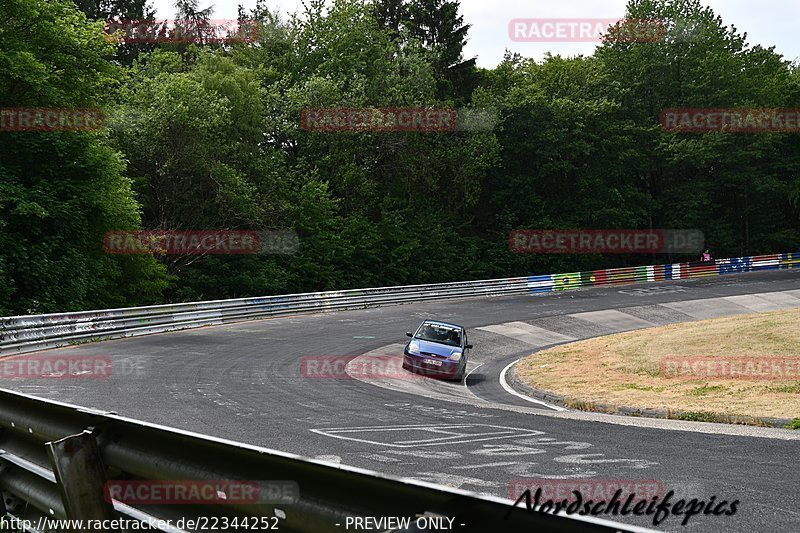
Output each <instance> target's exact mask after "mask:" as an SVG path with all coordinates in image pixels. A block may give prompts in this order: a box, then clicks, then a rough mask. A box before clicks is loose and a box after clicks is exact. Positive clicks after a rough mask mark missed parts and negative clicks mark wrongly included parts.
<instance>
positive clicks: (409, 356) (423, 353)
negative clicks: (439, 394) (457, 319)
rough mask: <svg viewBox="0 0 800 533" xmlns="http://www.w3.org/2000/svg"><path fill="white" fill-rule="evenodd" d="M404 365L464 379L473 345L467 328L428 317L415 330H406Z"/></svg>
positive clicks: (435, 374) (430, 373) (433, 374)
mask: <svg viewBox="0 0 800 533" xmlns="http://www.w3.org/2000/svg"><path fill="white" fill-rule="evenodd" d="M406 335H408V336H409V337H411V340H410V341H409V342H408V344H406V349H405V351H404V355H403V368H405V369H406V370H410V371H412V372H419V373H421V374H424V375H426V376H440V377H446V378H449V379H453V380H458V381H461V380H462V379H464V373H465V372H466V370H467V358H468V357H469V351H470V350H471V349H472V345H471V344H469V342H468V341H467V330H466V329H464V328H463V327H462V326H459V325H456V324H448V323H447V322H437V321H435V320H426V321H424V322H423V323H422V324H420V325H419V327H418V328H417V331H416V333H406Z"/></svg>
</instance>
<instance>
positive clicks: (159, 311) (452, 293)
mask: <svg viewBox="0 0 800 533" xmlns="http://www.w3.org/2000/svg"><path fill="white" fill-rule="evenodd" d="M784 268H800V253H788V254H775V255H768V256H758V257H739V258H733V259H722V260H718V261H716V262H714V263H710V264H709V263H679V264H669V265H652V266H640V267H628V268H619V269H605V270H594V271H586V272H573V273H567V274H548V275H543V276H528V277H520V278H508V279H495V280H480V281H466V282H457V283H440V284H435V285H410V286H401V287H383V288H371V289H358V290H344V291H336V292H316V293H306V294H290V295H281V296H267V297H262V298H240V299H235V300H219V301H212V302H193V303H183V304H174V305H156V306H151V307H133V308H125V309H106V310H100V311H84V312H76V313H56V314H47V315H25V316H13V317H3V318H0V355H3V354H13V353H25V352H32V351H36V350H42V349H46V348H56V347H59V346H65V345H69V344H77V343H82V342H88V341H96V340H105V339H113V338H121V337H129V336H135V335H147V334H151V333H161V332H165V331H175V330H180V329H188V328H197V327H203V326H211V325H220V324H227V323H231V322H240V321H244V320H255V319H260V318H267V317H276V316H285V315H294V314H301V313H320V312H325V311H335V310H344V309H363V308H366V307H378V306H387V305H397V304H403V303H409V302H419V301H425V300H442V299H452V298H474V297H491V296H504V295H512V294H524V293H542V292H552V291H563V290H571V289H577V288H579V287H587V286H603V285H624V284H631V283H639V282H650V281H664V280H676V279H692V278H702V277H707V276H717V275H723V274H732V273H739V272H750V271H755V270H777V269H784Z"/></svg>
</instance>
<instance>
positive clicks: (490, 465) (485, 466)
mask: <svg viewBox="0 0 800 533" xmlns="http://www.w3.org/2000/svg"><path fill="white" fill-rule="evenodd" d="M515 464H518V462H517V461H511V462H503V463H485V464H480V465H467V466H451V467H450V469H451V470H474V469H476V468H490V467H491V468H494V467H497V466H511V465H515Z"/></svg>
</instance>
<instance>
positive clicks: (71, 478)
mask: <svg viewBox="0 0 800 533" xmlns="http://www.w3.org/2000/svg"><path fill="white" fill-rule="evenodd" d="M47 453H48V455H49V456H50V461H51V463H52V465H53V472H54V473H55V475H56V482H57V483H58V490H59V493H60V494H61V501H62V502H63V503H64V512H65V513H66V515H67V518H68V519H76V520H113V519H114V518H115V517H116V515H115V513H114V506H113V505H112V504H111V503H110V502H107V501H106V500H105V498H104V488H105V483H106V472H105V465H104V463H103V457H102V455H101V454H100V448H99V447H98V446H97V441H96V440H95V438H94V435H93V434H92V432H91V431H90V430H88V429H87V430H85V431H84V432H83V433H80V434H78V435H71V436H69V437H64V438H63V439H61V440H57V441H54V442H48V443H47ZM93 529H96V530H97V531H101V530H102V531H109V530H112V531H115V530H114V529H111V528H108V527H105V528H93ZM82 530H83V531H85V530H86V528H83V529H82ZM74 531H76V532H77V531H78V529H77V528H76V529H75V530H74Z"/></svg>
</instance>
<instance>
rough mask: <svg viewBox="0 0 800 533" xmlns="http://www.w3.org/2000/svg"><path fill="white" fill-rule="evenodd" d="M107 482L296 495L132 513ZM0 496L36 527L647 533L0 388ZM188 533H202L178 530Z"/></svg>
mask: <svg viewBox="0 0 800 533" xmlns="http://www.w3.org/2000/svg"><path fill="white" fill-rule="evenodd" d="M108 476H113V479H115V480H120V479H122V480H127V481H128V482H130V481H135V480H220V479H221V480H258V481H259V482H261V481H265V480H276V479H277V480H290V481H291V482H292V483H296V487H297V491H296V493H295V494H294V495H293V497H292V498H291V500H290V501H284V502H278V503H258V504H247V505H244V504H233V503H231V504H229V505H220V504H219V503H216V504H211V503H196V504H195V505H174V502H173V504H158V503H154V502H147V503H148V504H147V505H139V506H137V505H127V504H126V503H125V502H124V501H118V500H115V499H113V498H109V499H110V501H108V500H109V499H106V498H104V493H103V488H104V486H106V484H107V483H108V482H109V481H108ZM0 493H2V494H1V495H2V499H0V516H3V515H4V514H5V513H8V514H10V515H11V516H15V517H17V518H21V517H23V516H24V517H26V518H27V519H29V520H32V521H34V523H35V521H36V520H39V519H41V517H43V516H45V517H49V518H51V519H73V520H76V519H82V520H99V519H113V518H120V517H124V518H127V519H135V520H139V521H143V522H144V521H147V520H148V519H150V520H152V521H153V522H154V521H155V519H158V520H164V521H166V520H171V521H172V522H171V525H170V526H167V525H166V524H165V525H164V526H163V527H159V529H162V530H168V531H177V530H176V529H175V527H176V526H175V525H177V524H181V523H180V522H179V521H178V520H179V519H180V518H183V519H184V520H186V519H192V520H199V517H206V518H208V517H227V519H228V520H233V519H234V518H237V517H238V518H239V519H245V520H246V519H248V517H251V518H252V517H273V518H271V520H274V522H273V523H274V524H275V527H272V528H271V529H273V530H274V529H278V530H279V531H290V532H309V533H326V532H337V533H341V532H342V531H346V528H345V527H344V526H345V524H346V523H347V522H346V521H347V518H348V517H376V518H377V517H409V518H410V519H411V520H412V523H413V521H414V520H415V519H416V518H418V517H444V518H449V519H453V522H452V523H453V524H455V526H454V527H453V528H452V529H451V531H457V532H461V531H464V532H473V531H474V532H481V533H485V532H488V531H508V532H515V531H525V532H526V533H527V532H528V531H548V532H555V533H558V532H568V531H569V532H579V533H580V532H584V531H585V532H612V531H650V530H647V529H644V528H638V527H633V526H625V525H621V524H616V523H613V522H609V521H605V520H599V519H595V518H590V517H580V516H576V517H565V516H553V515H550V514H541V513H538V512H535V513H528V512H527V510H526V509H525V505H524V504H522V507H516V508H514V507H513V502H511V501H510V500H503V499H500V498H493V497H488V496H480V495H477V494H473V493H469V492H465V491H460V490H454V489H447V488H444V487H437V486H434V485H431V484H427V483H422V482H417V481H413V480H408V479H399V478H393V477H389V476H383V475H380V474H377V473H374V472H369V471H367V470H362V469H357V468H351V467H346V466H341V465H334V464H328V463H324V462H321V461H312V460H308V459H303V458H301V457H299V456H296V455H291V454H287V453H282V452H277V451H273V450H268V449H265V448H259V447H255V446H249V445H245V444H240V443H235V442H230V441H225V440H221V439H215V438H212V437H206V436H203V435H197V434H193V433H188V432H184V431H179V430H175V429H169V428H164V427H162V426H156V425H152V424H147V423H144V422H140V421H136V420H131V419H126V418H123V417H120V416H117V415H115V414H112V413H103V412H97V411H92V410H87V409H82V408H80V407H77V406H73V405H68V404H64V403H59V402H53V401H46V400H41V399H37V398H33V397H31V396H28V395H25V394H20V393H16V392H11V391H6V390H0ZM509 511H511V512H509ZM444 518H443V519H444ZM151 523H152V522H151ZM184 523H185V522H184ZM199 523H200V522H199V521H198V525H199ZM250 523H251V524H252V522H250ZM462 524H463V525H462ZM198 529H202V528H199V527H195V528H186V527H184V528H181V529H179V530H185V531H188V530H198ZM246 529H252V528H246ZM256 529H263V528H256ZM350 529H352V528H350ZM389 529H392V530H397V531H417V530H416V529H413V528H411V529H408V528H407V529H394V528H389ZM95 530H99V529H98V528H95ZM106 531H108V530H107V529H106Z"/></svg>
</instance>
